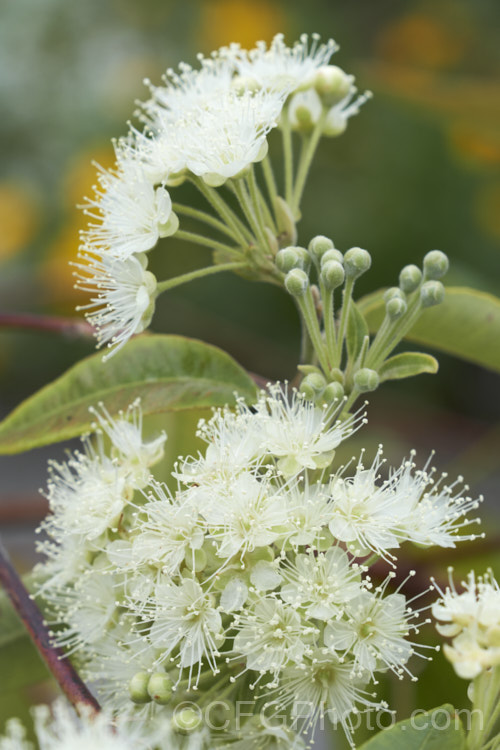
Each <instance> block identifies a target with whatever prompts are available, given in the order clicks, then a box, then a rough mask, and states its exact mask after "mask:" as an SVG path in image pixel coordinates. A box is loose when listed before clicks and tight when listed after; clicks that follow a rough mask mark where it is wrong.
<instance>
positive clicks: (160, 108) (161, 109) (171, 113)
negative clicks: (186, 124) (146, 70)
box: [141, 50, 234, 134]
mask: <svg viewBox="0 0 500 750" xmlns="http://www.w3.org/2000/svg"><path fill="white" fill-rule="evenodd" d="M227 52H228V50H224V56H215V57H214V56H212V57H210V58H206V57H202V56H200V57H199V60H200V68H199V69H194V68H192V67H191V66H190V65H188V64H186V63H181V64H180V65H179V72H178V73H177V72H176V71H174V70H172V69H169V70H167V72H166V74H165V76H164V80H165V84H166V85H165V86H153V85H152V84H151V83H150V82H149V81H146V84H147V85H148V86H149V89H150V92H151V99H150V100H148V101H147V102H144V103H143V104H142V105H141V107H142V110H143V111H144V113H145V117H144V119H145V120H146V122H147V124H148V126H149V127H150V128H152V129H153V130H154V131H155V133H156V134H157V133H158V132H160V133H161V131H162V129H163V128H165V126H166V125H167V126H168V125H175V124H176V123H177V122H178V120H179V119H180V118H182V117H183V116H184V115H185V113H186V111H190V110H194V109H204V108H205V107H210V105H211V104H212V103H213V101H214V99H217V98H218V97H220V96H221V95H223V94H225V93H227V92H228V91H230V89H231V81H232V77H233V73H234V61H233V59H232V56H231V55H230V54H227Z"/></svg>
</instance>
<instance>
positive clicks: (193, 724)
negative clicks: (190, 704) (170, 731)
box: [172, 708, 201, 734]
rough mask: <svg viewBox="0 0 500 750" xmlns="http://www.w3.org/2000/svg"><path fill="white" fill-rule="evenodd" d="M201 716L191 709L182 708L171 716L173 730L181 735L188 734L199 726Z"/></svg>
mask: <svg viewBox="0 0 500 750" xmlns="http://www.w3.org/2000/svg"><path fill="white" fill-rule="evenodd" d="M200 722H201V716H200V714H199V713H197V712H196V711H193V709H192V708H183V709H182V710H181V711H176V712H175V713H174V715H173V716H172V724H173V728H174V729H175V730H176V731H177V732H180V733H181V734H190V733H191V732H194V731H195V730H196V729H198V727H199V726H200Z"/></svg>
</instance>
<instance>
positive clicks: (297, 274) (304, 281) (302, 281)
mask: <svg viewBox="0 0 500 750" xmlns="http://www.w3.org/2000/svg"><path fill="white" fill-rule="evenodd" d="M308 287H309V277H308V275H307V273H306V272H305V271H303V270H302V269H301V268H293V269H292V270H291V271H289V272H288V273H287V275H286V276H285V288H286V290H287V292H288V293H289V294H291V295H292V297H303V296H304V294H305V293H306V291H307V289H308Z"/></svg>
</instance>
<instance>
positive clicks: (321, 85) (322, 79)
mask: <svg viewBox="0 0 500 750" xmlns="http://www.w3.org/2000/svg"><path fill="white" fill-rule="evenodd" d="M353 81H354V76H350V75H347V73H345V72H344V71H343V70H342V68H339V67H338V66H337V65H322V66H321V67H320V68H318V70H317V72H316V75H315V77H314V88H315V89H316V91H317V92H318V94H319V95H320V97H321V98H322V100H323V102H324V103H325V104H326V105H327V106H328V107H331V106H332V105H333V104H336V103H337V102H339V101H340V100H341V99H344V98H345V97H346V96H347V94H348V93H349V92H350V90H351V87H352V84H353Z"/></svg>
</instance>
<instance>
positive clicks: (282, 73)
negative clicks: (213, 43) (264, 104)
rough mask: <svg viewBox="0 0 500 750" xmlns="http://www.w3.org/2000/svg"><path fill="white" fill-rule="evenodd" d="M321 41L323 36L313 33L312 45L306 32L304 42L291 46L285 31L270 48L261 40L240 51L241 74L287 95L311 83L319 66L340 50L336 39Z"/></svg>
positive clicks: (238, 61)
mask: <svg viewBox="0 0 500 750" xmlns="http://www.w3.org/2000/svg"><path fill="white" fill-rule="evenodd" d="M318 42H319V35H318V34H313V35H312V43H311V46H310V47H309V40H308V37H307V34H302V36H301V37H300V41H297V42H295V43H294V45H293V47H287V46H286V44H285V42H284V36H283V34H276V36H275V37H274V39H273V41H272V42H271V45H270V46H269V48H268V47H267V45H266V43H265V42H258V43H257V46H256V48H255V49H252V50H250V51H249V52H247V51H246V50H242V51H240V52H239V54H237V57H236V66H237V70H238V73H239V74H240V75H241V76H242V77H243V78H244V79H248V80H249V81H255V83H256V84H257V85H258V86H261V87H262V88H264V89H270V90H277V91H283V92H286V93H287V94H288V93H291V92H292V91H297V90H298V89H300V88H304V87H306V86H309V85H311V83H312V81H313V78H314V74H315V73H316V71H317V69H318V68H319V67H321V66H322V65H325V64H326V63H328V61H329V59H330V57H331V56H332V54H333V53H334V52H335V51H336V50H337V49H338V47H337V45H336V44H335V42H334V41H333V39H329V40H328V42H326V44H319V43H318ZM233 49H234V48H233ZM233 54H234V52H233Z"/></svg>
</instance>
